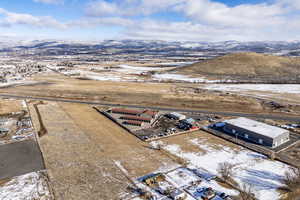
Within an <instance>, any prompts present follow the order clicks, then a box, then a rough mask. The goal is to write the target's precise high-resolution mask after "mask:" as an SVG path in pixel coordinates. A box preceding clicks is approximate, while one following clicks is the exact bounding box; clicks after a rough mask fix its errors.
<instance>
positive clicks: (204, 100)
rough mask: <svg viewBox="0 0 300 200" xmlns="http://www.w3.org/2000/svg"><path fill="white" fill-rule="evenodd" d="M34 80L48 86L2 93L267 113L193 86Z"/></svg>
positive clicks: (249, 102)
mask: <svg viewBox="0 0 300 200" xmlns="http://www.w3.org/2000/svg"><path fill="white" fill-rule="evenodd" d="M33 79H34V80H36V81H40V82H43V83H45V82H47V83H48V84H40V85H38V84H37V85H34V86H19V87H13V88H6V89H2V90H1V93H6V94H7V93H9V94H18V95H25V96H26V95H28V96H37V97H57V98H68V99H75V100H89V101H101V102H103V103H120V104H134V105H145V106H160V107H177V108H190V109H191V108H194V109H206V110H217V111H234V112H249V111H251V112H253V113H262V112H263V113H266V111H265V110H264V108H263V106H262V105H261V104H260V102H258V101H257V100H256V99H254V98H251V97H243V96H238V95H229V94H224V93H217V92H206V91H197V90H195V89H194V88H195V87H196V85H191V84H182V83H176V84H175V83H135V82H110V81H92V80H78V79H74V78H69V77H66V76H62V75H59V74H50V75H39V76H36V77H34V78H33ZM268 112H272V111H268Z"/></svg>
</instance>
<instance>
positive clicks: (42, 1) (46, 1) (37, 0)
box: [33, 0, 64, 4]
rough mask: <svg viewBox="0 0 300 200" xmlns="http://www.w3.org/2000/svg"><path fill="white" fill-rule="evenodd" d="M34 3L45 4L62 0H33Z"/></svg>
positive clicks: (61, 1)
mask: <svg viewBox="0 0 300 200" xmlns="http://www.w3.org/2000/svg"><path fill="white" fill-rule="evenodd" d="M33 1H34V2H36V3H45V4H61V3H63V2H64V1H63V0H33Z"/></svg>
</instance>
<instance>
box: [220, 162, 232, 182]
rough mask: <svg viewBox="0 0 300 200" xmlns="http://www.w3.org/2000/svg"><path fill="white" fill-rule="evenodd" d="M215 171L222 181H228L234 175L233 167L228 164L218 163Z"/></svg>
mask: <svg viewBox="0 0 300 200" xmlns="http://www.w3.org/2000/svg"><path fill="white" fill-rule="evenodd" d="M217 171H218V172H219V174H220V175H221V177H222V178H223V180H224V181H228V180H229V179H230V178H231V177H232V176H233V175H234V165H233V164H231V163H229V162H223V163H220V164H219V165H218V169H217Z"/></svg>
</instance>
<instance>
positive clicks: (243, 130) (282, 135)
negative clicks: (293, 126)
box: [223, 117, 289, 148]
mask: <svg viewBox="0 0 300 200" xmlns="http://www.w3.org/2000/svg"><path fill="white" fill-rule="evenodd" d="M223 130H224V131H225V132H226V133H229V134H232V135H235V136H236V137H242V138H244V139H246V140H249V141H252V142H255V143H258V144H261V145H264V146H269V147H272V148H275V147H278V146H280V145H282V144H284V143H285V142H287V141H289V131H288V130H285V129H282V128H278V127H275V126H271V125H268V124H265V123H262V122H258V121H255V120H251V119H247V118H244V117H240V118H236V119H230V120H225V121H224V126H223Z"/></svg>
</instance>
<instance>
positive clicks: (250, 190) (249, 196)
mask: <svg viewBox="0 0 300 200" xmlns="http://www.w3.org/2000/svg"><path fill="white" fill-rule="evenodd" d="M254 191H255V190H254V186H253V185H252V184H245V183H244V184H242V186H240V199H241V200H256V197H255V194H254Z"/></svg>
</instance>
